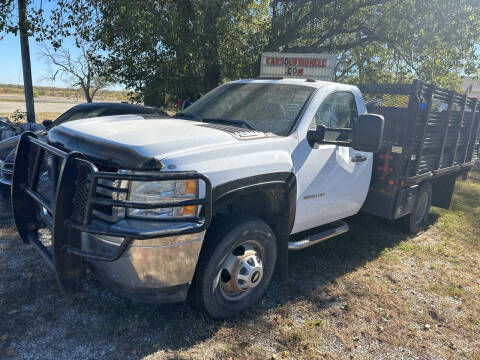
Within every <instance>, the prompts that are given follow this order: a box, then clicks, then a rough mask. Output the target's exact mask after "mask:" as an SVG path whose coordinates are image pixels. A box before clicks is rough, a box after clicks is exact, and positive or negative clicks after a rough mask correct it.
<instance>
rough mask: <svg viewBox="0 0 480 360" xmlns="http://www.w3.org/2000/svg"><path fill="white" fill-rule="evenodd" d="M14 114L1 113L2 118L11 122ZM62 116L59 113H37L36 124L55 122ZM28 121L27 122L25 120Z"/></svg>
mask: <svg viewBox="0 0 480 360" xmlns="http://www.w3.org/2000/svg"><path fill="white" fill-rule="evenodd" d="M12 115H13V114H12V113H0V117H7V118H9V119H10V120H13V118H12ZM60 115H62V113H59V112H37V113H35V122H36V123H37V124H41V122H42V121H43V120H52V121H53V120H55V119H56V118H57V117H59V116H60ZM25 121H26V120H25Z"/></svg>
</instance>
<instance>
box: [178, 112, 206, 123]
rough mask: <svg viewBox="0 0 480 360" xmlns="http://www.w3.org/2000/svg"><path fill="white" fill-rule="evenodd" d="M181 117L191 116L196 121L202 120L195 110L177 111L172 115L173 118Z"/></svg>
mask: <svg viewBox="0 0 480 360" xmlns="http://www.w3.org/2000/svg"><path fill="white" fill-rule="evenodd" d="M181 117H189V118H192V119H193V120H197V121H198V122H203V119H202V118H201V116H200V115H198V114H197V113H195V112H179V113H178V114H176V115H175V116H174V118H181Z"/></svg>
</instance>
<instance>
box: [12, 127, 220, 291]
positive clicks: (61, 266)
mask: <svg viewBox="0 0 480 360" xmlns="http://www.w3.org/2000/svg"><path fill="white" fill-rule="evenodd" d="M47 155H48V156H50V157H53V158H55V159H57V161H55V163H56V169H52V168H53V166H52V168H49V170H48V171H49V172H51V173H55V174H56V175H55V176H51V177H50V179H49V180H50V181H51V182H52V183H51V186H52V197H51V201H49V200H48V199H47V197H46V196H44V193H42V191H39V190H38V189H37V185H38V184H39V176H41V174H40V172H41V171H40V168H41V166H42V161H44V160H43V159H44V158H45V157H46V156H47ZM42 169H43V168H42ZM81 177H84V178H85V179H84V180H87V181H83V182H81V183H82V184H83V186H85V184H88V186H87V187H88V188H87V189H83V196H80V197H79V195H78V194H79V191H82V189H79V187H80V186H82V184H79V178H81ZM100 179H105V180H111V181H115V180H118V181H122V180H127V181H168V180H188V179H198V180H200V181H203V183H204V184H205V196H204V197H203V198H199V199H191V200H182V201H172V202H169V203H163V202H162V203H138V202H132V201H128V200H115V199H113V198H112V199H110V198H103V197H98V196H97V192H96V190H97V185H98V182H99V180H100ZM211 199H212V187H211V183H210V181H209V179H208V178H207V177H206V176H204V175H202V174H199V173H197V172H157V173H155V174H145V175H144V174H122V173H117V172H105V171H99V170H98V169H97V167H96V166H95V165H94V164H93V163H91V162H90V161H88V160H87V159H86V158H85V156H84V155H83V154H81V153H78V152H70V153H66V152H64V151H62V150H60V149H57V148H55V147H53V146H51V145H49V144H47V143H44V142H42V141H40V140H39V139H37V136H36V135H35V134H34V133H31V132H27V133H24V134H23V135H22V136H21V139H20V142H19V144H18V147H17V154H16V158H15V165H14V171H13V182H12V208H13V216H14V220H15V225H16V227H17V230H18V233H19V235H20V237H21V239H22V240H23V242H25V243H29V244H32V245H34V246H35V248H36V249H37V250H38V251H39V252H40V254H41V255H42V257H43V258H44V259H45V260H46V261H47V263H48V264H49V265H50V266H51V267H52V268H53V269H54V270H55V271H56V274H57V278H58V282H59V284H60V287H61V288H62V289H63V290H64V291H65V292H66V293H75V292H78V290H79V279H80V277H81V275H82V274H83V270H84V267H83V262H82V259H83V258H86V259H91V260H96V261H115V260H117V259H119V258H120V257H121V256H122V255H123V253H124V252H125V251H126V250H127V249H128V247H129V246H130V244H131V243H132V241H133V240H147V239H153V238H161V237H167V236H178V235H184V234H192V233H197V232H202V231H204V230H206V229H207V228H208V226H209V225H210V221H211V217H212V201H211ZM78 202H81V203H84V204H85V206H84V209H83V207H82V209H81V211H80V213H79V210H78V207H79V204H78ZM95 206H111V207H116V208H124V209H128V208H135V209H157V208H170V207H184V206H202V211H201V214H202V216H195V217H189V218H167V219H161V220H159V221H152V220H140V219H128V218H124V219H121V220H119V221H117V222H113V223H111V222H107V221H105V220H101V219H99V218H96V217H95V216H94V215H93V209H94V207H95ZM42 213H43V215H42ZM45 227H47V228H49V229H50V231H51V235H52V252H50V250H49V249H48V248H47V247H46V246H44V245H43V243H42V242H41V241H40V240H39V234H38V230H39V229H41V228H45ZM82 232H85V233H89V234H93V235H105V236H114V237H120V238H123V239H124V240H123V242H122V243H121V245H120V246H119V247H118V249H117V251H116V252H115V253H114V254H112V255H106V254H103V253H92V252H87V251H83V250H82V249H81V233H82Z"/></svg>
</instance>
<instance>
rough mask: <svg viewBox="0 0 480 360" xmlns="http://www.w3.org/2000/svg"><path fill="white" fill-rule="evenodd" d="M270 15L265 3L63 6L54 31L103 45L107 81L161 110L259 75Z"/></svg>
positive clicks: (91, 2) (135, 0) (130, 1)
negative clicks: (233, 80) (132, 91)
mask: <svg viewBox="0 0 480 360" xmlns="http://www.w3.org/2000/svg"><path fill="white" fill-rule="evenodd" d="M59 3H60V2H59ZM268 12H269V8H268V1H267V0H261V1H259V0H229V1H223V0H180V1H171V0H106V1H95V0H76V1H68V2H67V1H65V2H63V3H61V7H60V8H59V9H58V11H57V14H56V15H55V18H56V19H57V20H58V21H57V22H56V23H55V25H54V26H53V27H52V30H53V31H55V30H57V31H58V29H60V30H61V32H62V36H65V35H66V34H67V33H69V32H70V30H66V29H75V30H74V31H73V30H72V31H71V32H75V33H77V34H80V35H82V36H85V37H86V38H88V41H92V39H93V41H96V42H97V43H98V44H101V45H100V46H102V49H103V50H105V51H106V53H107V54H108V55H107V63H108V65H109V66H110V70H109V73H113V74H116V76H117V80H118V81H119V82H121V83H123V84H124V85H126V86H127V87H128V88H133V89H135V90H137V93H140V94H141V95H142V97H143V98H144V99H145V100H146V101H147V100H148V101H147V102H148V103H149V104H154V105H161V104H162V103H163V102H164V101H165V98H168V97H170V98H175V97H177V96H180V97H189V98H190V99H195V98H197V97H198V96H200V95H202V94H204V93H205V92H206V91H208V90H210V89H211V88H212V87H215V86H216V85H218V84H219V83H220V82H223V81H224V80H225V79H230V78H234V77H245V76H254V75H256V73H257V72H258V58H259V55H260V53H261V51H262V49H263V47H264V46H265V44H266V42H267V40H268V38H267V36H266V31H265V29H268V26H269V21H270V20H269V19H270V18H269V15H268ZM70 13H73V14H75V16H74V17H73V18H69V17H68V16H67V14H70ZM92 15H93V16H92ZM62 19H63V22H62Z"/></svg>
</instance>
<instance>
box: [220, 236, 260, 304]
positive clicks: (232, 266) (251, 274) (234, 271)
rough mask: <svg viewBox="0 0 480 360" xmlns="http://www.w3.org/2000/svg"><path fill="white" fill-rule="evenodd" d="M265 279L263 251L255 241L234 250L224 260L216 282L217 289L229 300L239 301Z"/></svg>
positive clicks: (244, 243)
mask: <svg viewBox="0 0 480 360" xmlns="http://www.w3.org/2000/svg"><path fill="white" fill-rule="evenodd" d="M262 278H263V251H262V248H261V246H260V245H259V244H258V243H257V242H256V241H253V240H249V241H245V242H243V243H241V244H239V245H238V246H236V247H235V248H234V249H232V250H231V251H230V252H229V253H228V254H227V256H226V257H225V258H224V260H223V262H222V265H221V266H220V270H219V273H218V275H217V278H216V280H215V283H216V288H218V289H219V290H220V292H221V293H222V295H223V296H224V297H225V298H227V299H229V300H239V299H242V298H244V297H246V296H248V294H249V293H251V292H252V291H253V289H255V288H256V287H257V286H258V285H259V284H260V283H261V282H262Z"/></svg>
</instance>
